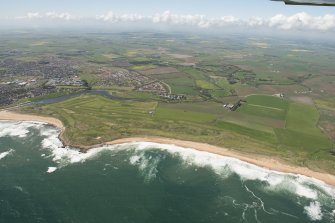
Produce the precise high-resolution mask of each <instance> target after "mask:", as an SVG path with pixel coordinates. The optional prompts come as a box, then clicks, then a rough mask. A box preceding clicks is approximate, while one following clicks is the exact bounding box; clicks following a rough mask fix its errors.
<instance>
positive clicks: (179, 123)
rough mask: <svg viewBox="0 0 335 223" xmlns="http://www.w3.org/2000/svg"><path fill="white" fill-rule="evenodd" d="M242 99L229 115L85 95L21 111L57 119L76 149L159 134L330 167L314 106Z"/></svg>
mask: <svg viewBox="0 0 335 223" xmlns="http://www.w3.org/2000/svg"><path fill="white" fill-rule="evenodd" d="M246 101H247V102H246V103H245V104H244V105H243V106H242V107H241V108H240V109H239V110H238V111H237V112H231V111H229V110H227V109H225V108H223V106H222V104H220V103H216V102H192V103H186V102H184V103H176V104H174V103H163V102H155V101H152V102H150V101H148V102H136V101H114V100H110V99H107V98H104V97H101V96H92V95H91V96H90V95H85V96H80V97H77V98H72V99H69V100H67V101H64V102H61V103H57V104H50V105H45V106H41V107H31V108H25V112H29V113H35V114H39V115H41V114H42V115H47V116H53V117H56V118H58V119H60V120H62V121H63V123H64V125H65V126H66V131H65V133H64V135H63V137H64V139H65V141H67V142H68V143H70V144H72V145H77V146H88V145H92V144H98V143H102V142H105V141H110V140H114V139H118V138H123V137H132V136H162V137H169V138H176V139H182V140H192V141H198V142H205V143H210V144H214V145H219V146H226V147H229V148H233V149H236V150H241V151H244V152H248V153H251V152H252V153H261V154H272V155H275V156H277V157H281V158H283V159H285V160H289V161H290V162H294V163H295V164H301V163H304V164H306V163H307V162H308V165H313V164H314V161H318V160H320V159H324V162H323V166H322V165H321V166H322V168H324V169H327V170H328V169H329V168H330V167H331V166H333V164H334V163H333V161H334V160H332V157H331V156H327V153H328V152H327V151H329V150H330V148H331V141H330V140H329V139H328V138H327V137H326V136H325V135H324V134H323V133H322V132H321V131H320V130H319V129H318V128H317V127H316V124H317V122H318V118H319V114H318V111H317V110H316V108H315V107H313V106H309V105H303V104H299V103H295V102H294V103H293V102H290V101H288V100H285V99H281V98H277V97H272V96H263V95H253V96H249V97H247V98H246ZM292 154H294V155H292ZM319 167H320V165H319Z"/></svg>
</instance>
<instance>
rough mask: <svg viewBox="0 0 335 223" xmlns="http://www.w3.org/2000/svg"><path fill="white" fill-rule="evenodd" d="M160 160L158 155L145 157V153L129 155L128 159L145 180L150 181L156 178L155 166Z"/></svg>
mask: <svg viewBox="0 0 335 223" xmlns="http://www.w3.org/2000/svg"><path fill="white" fill-rule="evenodd" d="M160 161H161V159H160V157H152V156H148V157H147V156H146V155H145V153H141V154H138V155H134V156H131V157H130V159H129V162H130V164H131V165H133V166H137V167H138V169H139V170H140V174H141V175H142V176H143V177H144V180H145V182H150V181H152V180H153V179H155V178H156V174H157V173H158V170H157V166H158V164H159V162H160Z"/></svg>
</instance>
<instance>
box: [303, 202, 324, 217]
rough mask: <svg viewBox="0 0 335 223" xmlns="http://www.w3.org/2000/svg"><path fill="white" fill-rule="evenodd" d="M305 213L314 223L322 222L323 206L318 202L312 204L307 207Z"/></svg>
mask: <svg viewBox="0 0 335 223" xmlns="http://www.w3.org/2000/svg"><path fill="white" fill-rule="evenodd" d="M304 209H305V212H306V214H307V215H308V217H309V218H310V219H311V220H312V221H321V220H322V216H323V214H322V211H321V204H320V203H319V202H318V201H314V202H311V203H310V205H309V206H306V207H305V208H304Z"/></svg>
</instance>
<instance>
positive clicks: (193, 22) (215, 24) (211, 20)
mask: <svg viewBox="0 0 335 223" xmlns="http://www.w3.org/2000/svg"><path fill="white" fill-rule="evenodd" d="M16 19H20V20H23V19H25V20H42V21H43V20H46V21H47V20H64V21H78V20H82V19H85V21H89V20H90V21H92V22H97V23H101V24H116V23H143V24H148V25H160V24H163V25H171V26H190V27H198V28H202V29H210V28H214V29H219V28H225V27H238V28H249V29H256V28H260V29H262V28H268V29H277V30H311V31H332V32H333V31H335V15H333V14H327V15H324V16H312V15H309V14H307V13H305V12H301V13H297V14H294V15H290V16H287V15H282V14H278V15H275V16H273V17H269V18H264V17H251V18H249V19H240V18H237V17H234V16H222V17H208V16H205V15H192V14H175V13H172V12H170V11H165V12H163V13H157V14H155V15H149V16H148V15H140V14H117V13H114V12H108V13H106V14H103V15H98V16H96V17H95V18H88V17H86V18H85V17H78V16H74V15H71V14H69V13H58V12H46V13H38V12H35V13H28V14H27V15H25V16H21V17H17V18H16Z"/></svg>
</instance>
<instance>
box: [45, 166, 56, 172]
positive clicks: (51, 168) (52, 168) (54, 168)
mask: <svg viewBox="0 0 335 223" xmlns="http://www.w3.org/2000/svg"><path fill="white" fill-rule="evenodd" d="M56 170H57V167H52V166H51V167H48V170H47V173H52V172H55V171H56Z"/></svg>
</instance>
